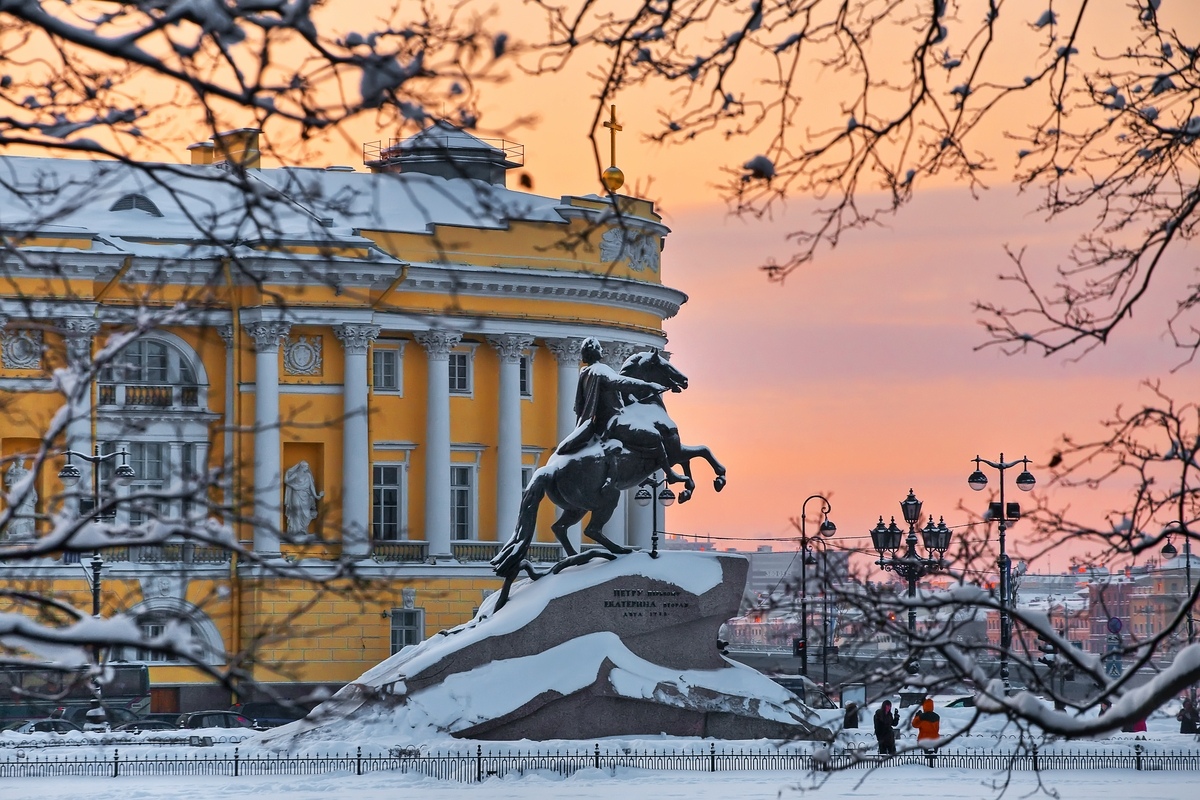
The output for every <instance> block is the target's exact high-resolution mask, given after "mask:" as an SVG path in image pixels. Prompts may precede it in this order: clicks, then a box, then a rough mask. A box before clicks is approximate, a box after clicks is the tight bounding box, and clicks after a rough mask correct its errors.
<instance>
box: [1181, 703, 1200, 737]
mask: <svg viewBox="0 0 1200 800" xmlns="http://www.w3.org/2000/svg"><path fill="white" fill-rule="evenodd" d="M1175 719H1177V720H1179V732H1180V733H1196V732H1197V731H1198V730H1200V711H1197V710H1196V701H1195V700H1193V699H1192V698H1190V697H1188V698H1185V699H1184V701H1183V708H1181V709H1180V710H1179V713H1178V714H1176V715H1175Z"/></svg>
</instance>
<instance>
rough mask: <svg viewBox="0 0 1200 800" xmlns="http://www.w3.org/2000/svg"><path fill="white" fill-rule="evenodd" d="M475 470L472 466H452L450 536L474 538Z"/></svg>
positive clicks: (453, 537)
mask: <svg viewBox="0 0 1200 800" xmlns="http://www.w3.org/2000/svg"><path fill="white" fill-rule="evenodd" d="M474 472H475V470H474V469H473V468H472V467H463V466H451V467H450V538H452V539H455V540H461V539H471V538H474V537H473V536H472V534H473V533H474V527H475V509H474V502H473V495H474V489H475V487H474V485H473V484H474V481H473V478H474Z"/></svg>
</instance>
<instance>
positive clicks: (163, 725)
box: [113, 719, 178, 733]
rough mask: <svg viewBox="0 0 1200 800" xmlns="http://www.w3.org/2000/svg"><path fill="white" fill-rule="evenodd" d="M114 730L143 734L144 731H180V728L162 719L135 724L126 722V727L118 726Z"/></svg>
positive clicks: (142, 720)
mask: <svg viewBox="0 0 1200 800" xmlns="http://www.w3.org/2000/svg"><path fill="white" fill-rule="evenodd" d="M113 730H115V731H124V732H125V733H141V732H142V731H174V730H178V727H177V726H176V723H174V722H167V721H165V720H161V719H138V720H134V721H133V722H126V723H125V724H124V725H118V726H117V727H115V728H113Z"/></svg>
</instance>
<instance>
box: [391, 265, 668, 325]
mask: <svg viewBox="0 0 1200 800" xmlns="http://www.w3.org/2000/svg"><path fill="white" fill-rule="evenodd" d="M405 291H418V292H435V293H439V294H448V295H453V294H460V295H461V294H470V295H481V296H495V295H503V296H512V295H516V296H518V297H531V298H539V299H543V298H544V299H548V300H577V301H582V302H587V303H597V304H600V305H608V306H615V307H620V308H629V307H630V306H634V307H637V308H640V309H641V310H643V311H650V312H653V313H655V314H658V316H659V317H661V318H662V319H670V318H671V317H673V316H675V315H676V314H677V313H679V308H680V306H682V305H683V304H684V303H686V302H687V295H686V294H684V293H683V292H681V291H679V290H678V289H672V288H671V287H669V286H662V285H661V284H656V283H645V282H643V281H635V280H630V279H629V278H616V277H612V276H608V275H596V274H593V273H589V272H566V271H548V270H525V269H512V270H505V269H497V268H494V267H472V266H453V267H450V266H438V265H433V264H413V265H412V266H410V267H409V270H408V276H407V278H406V279H405V281H404V283H402V284H401V285H400V287H399V288H398V290H397V292H398V293H402V292H405Z"/></svg>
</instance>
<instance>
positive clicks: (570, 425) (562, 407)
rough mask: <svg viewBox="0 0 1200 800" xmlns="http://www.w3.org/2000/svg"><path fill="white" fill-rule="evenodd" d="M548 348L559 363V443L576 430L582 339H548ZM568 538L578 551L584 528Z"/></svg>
mask: <svg viewBox="0 0 1200 800" xmlns="http://www.w3.org/2000/svg"><path fill="white" fill-rule="evenodd" d="M546 347H548V348H550V352H551V353H553V354H554V358H555V359H556V360H557V361H558V441H560V442H561V441H562V440H563V439H565V438H567V437H568V436H569V435H570V434H571V431H573V430H575V388H576V386H578V384H579V351H580V349H582V347H583V340H582V339H547V340H546ZM567 536H568V537H569V538H570V540H571V544H572V545H574V546H575V549H576V550H578V549H579V548H580V546H581V543H582V542H583V528H582V526H580V525H574V526H572V527H571V529H570V530H569V531H567Z"/></svg>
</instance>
